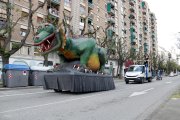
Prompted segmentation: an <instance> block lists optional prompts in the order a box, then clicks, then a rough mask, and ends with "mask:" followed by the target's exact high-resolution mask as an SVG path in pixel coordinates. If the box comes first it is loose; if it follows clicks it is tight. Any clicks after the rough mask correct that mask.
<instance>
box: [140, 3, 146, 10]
mask: <svg viewBox="0 0 180 120" xmlns="http://www.w3.org/2000/svg"><path fill="white" fill-rule="evenodd" d="M141 5H142V8H143V9H146V3H145V2H144V1H142V3H141Z"/></svg>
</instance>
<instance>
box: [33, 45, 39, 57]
mask: <svg viewBox="0 0 180 120" xmlns="http://www.w3.org/2000/svg"><path fill="white" fill-rule="evenodd" d="M34 56H41V54H40V47H39V46H34Z"/></svg>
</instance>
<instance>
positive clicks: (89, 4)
mask: <svg viewBox="0 0 180 120" xmlns="http://www.w3.org/2000/svg"><path fill="white" fill-rule="evenodd" d="M88 9H89V10H93V9H94V4H93V3H92V2H88Z"/></svg>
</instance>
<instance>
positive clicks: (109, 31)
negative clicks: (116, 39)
mask: <svg viewBox="0 0 180 120" xmlns="http://www.w3.org/2000/svg"><path fill="white" fill-rule="evenodd" d="M114 34H115V29H114V27H113V26H111V27H109V28H108V29H107V37H108V39H111V38H112V36H113V35H114Z"/></svg>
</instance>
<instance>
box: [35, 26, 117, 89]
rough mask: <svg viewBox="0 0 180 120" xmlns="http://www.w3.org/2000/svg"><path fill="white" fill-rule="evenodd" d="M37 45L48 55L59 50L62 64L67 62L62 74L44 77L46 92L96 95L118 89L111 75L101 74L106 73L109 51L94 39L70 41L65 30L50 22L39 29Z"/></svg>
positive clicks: (36, 38)
mask: <svg viewBox="0 0 180 120" xmlns="http://www.w3.org/2000/svg"><path fill="white" fill-rule="evenodd" d="M34 45H35V46H40V51H41V53H42V54H44V55H47V54H49V53H50V52H53V51H57V52H58V55H59V56H60V59H61V62H62V61H64V63H63V65H64V66H61V67H60V69H59V70H58V71H55V72H52V73H47V74H45V75H44V82H43V83H44V85H43V87H44V89H54V90H55V91H56V92H59V91H70V92H93V91H103V90H112V89H114V88H115V85H114V81H113V77H112V76H111V75H108V74H97V73H104V72H103V70H104V66H105V63H106V61H107V57H106V49H104V48H101V47H99V46H97V45H96V41H95V40H94V39H92V38H85V37H84V38H74V39H73V38H66V36H65V33H64V31H63V29H62V28H61V27H59V28H56V27H55V26H54V25H52V24H49V23H47V24H44V25H41V26H40V27H39V28H38V30H37V33H36V35H35V36H34ZM76 61H78V64H76ZM72 66H78V67H75V68H76V69H74V67H72ZM87 71H88V72H87Z"/></svg>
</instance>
